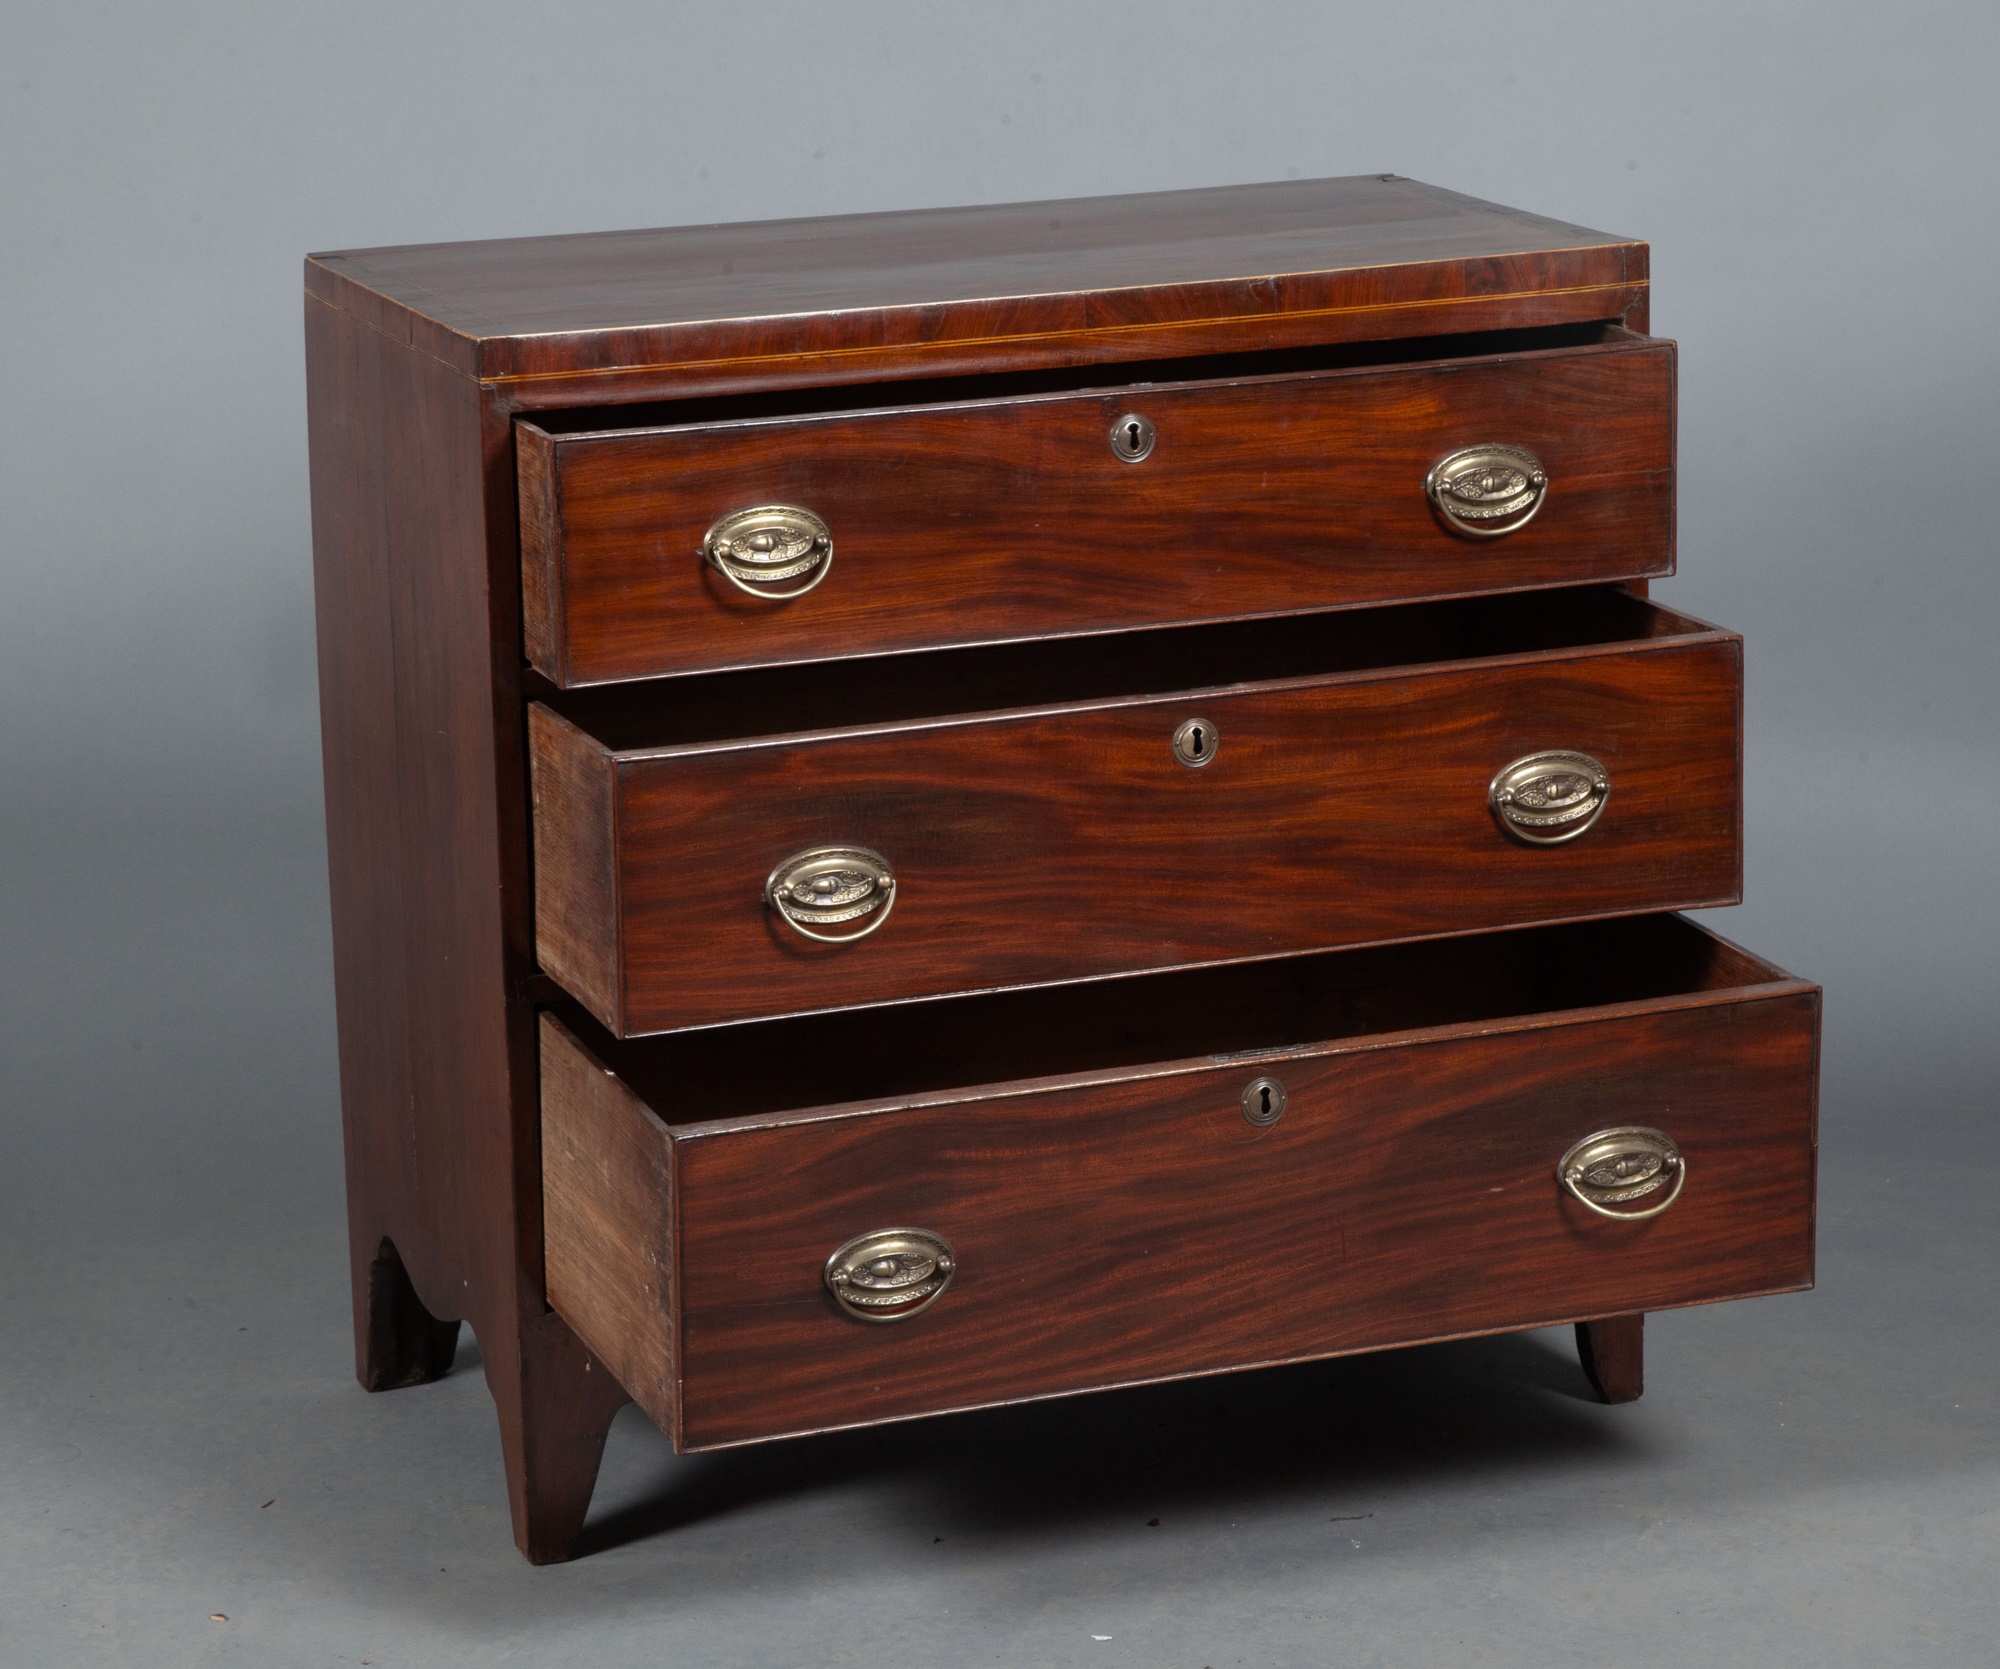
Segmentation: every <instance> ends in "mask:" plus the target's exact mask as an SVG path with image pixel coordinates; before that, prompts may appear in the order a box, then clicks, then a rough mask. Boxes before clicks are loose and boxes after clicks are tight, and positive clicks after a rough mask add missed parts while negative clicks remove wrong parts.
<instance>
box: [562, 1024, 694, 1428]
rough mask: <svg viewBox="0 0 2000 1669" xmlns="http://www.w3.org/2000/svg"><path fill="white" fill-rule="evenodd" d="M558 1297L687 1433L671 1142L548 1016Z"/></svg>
mask: <svg viewBox="0 0 2000 1669" xmlns="http://www.w3.org/2000/svg"><path fill="white" fill-rule="evenodd" d="M541 1057H542V1223H543V1233H544V1235H545V1237H546V1248H545V1251H546V1260H547V1268H548V1299H549V1307H550V1308H551V1309H553V1310H554V1311H555V1312H556V1313H557V1314H558V1315H560V1316H561V1317H562V1318H563V1320H564V1321H566V1322H568V1323H569V1325H570V1329H571V1331H572V1332H574V1333H575V1334H576V1336H577V1337H578V1338H579V1339H581V1340H582V1341H583V1342H584V1343H585V1344H586V1345H588V1346H589V1347H590V1349H591V1350H592V1351H593V1352H594V1353H595V1354H596V1356H597V1359H598V1360H599V1361H600V1362H602V1363H604V1364H605V1366H606V1367H608V1368H609V1369H610V1370H611V1372H612V1374H613V1375H614V1376H615V1377H616V1378H617V1380H618V1382H619V1384H621V1385H622V1386H624V1387H625V1389H626V1391H627V1392H628V1393H630V1395H631V1397H632V1400H633V1401H634V1402H636V1403H638V1404H639V1406H640V1407H641V1408H643V1409H645V1411H646V1412H647V1413H648V1414H650V1415H651V1416H652V1417H653V1420H654V1421H655V1423H656V1424H658V1426H659V1427H660V1429H661V1430H662V1431H664V1432H666V1433H667V1434H668V1435H669V1436H670V1437H674V1438H675V1439H676V1441H678V1427H679V1410H678V1407H677V1403H676V1399H675V1370H674V1329H673V1313H674V1304H673V1284H674V1283H673V1263H674V1260H673V1233H672V1218H671V1211H672V1201H673V1151H672V1143H671V1142H670V1141H669V1140H668V1137H667V1131H666V1127H665V1126H664V1125H663V1124H661V1123H660V1121H659V1120H658V1119H657V1118H655V1117H654V1116H653V1114H652V1113H651V1112H650V1111H648V1109H647V1107H646V1104H645V1103H644V1102H643V1101H641V1100H640V1099H639V1098H638V1097H637V1096H636V1095H634V1094H633V1093H632V1092H631V1091H630V1090H629V1089H627V1088H626V1087H625V1085H624V1084H623V1083H622V1082H620V1081H619V1080H618V1079H617V1078H616V1077H614V1076H613V1075H612V1074H610V1073H608V1072H606V1071H605V1070H604V1068H603V1067H601V1066H599V1065H598V1063H597V1062H596V1061H595V1060H593V1059H592V1058H591V1057H590V1055H589V1054H588V1053H586V1052H585V1050H584V1049H583V1047H582V1046H581V1045H580V1044H579V1043H578V1042H577V1041H576V1039H575V1038H573V1037H572V1036H571V1035H570V1034H569V1032H568V1031H567V1030H566V1029H565V1028H564V1027H563V1026H562V1024H561V1023H560V1022H559V1021H556V1020H554V1019H552V1018H551V1017H550V1016H548V1015H546V1014H545V1015H543V1016H542V1019H541Z"/></svg>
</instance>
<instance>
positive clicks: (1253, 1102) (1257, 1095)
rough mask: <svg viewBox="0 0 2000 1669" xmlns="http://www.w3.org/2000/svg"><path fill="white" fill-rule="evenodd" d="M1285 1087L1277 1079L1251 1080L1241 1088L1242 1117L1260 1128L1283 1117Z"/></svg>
mask: <svg viewBox="0 0 2000 1669" xmlns="http://www.w3.org/2000/svg"><path fill="white" fill-rule="evenodd" d="M1285 1099H1286V1098H1285V1085H1284V1081H1283V1080H1282V1079H1278V1078H1252V1079H1251V1080H1250V1082H1249V1083H1247V1084H1245V1085H1244V1086H1243V1102H1242V1106H1243V1116H1244V1117H1245V1118H1246V1119H1248V1120H1249V1121H1250V1122H1251V1123H1252V1124H1255V1125H1258V1126H1259V1127H1262V1126H1264V1125H1269V1124H1276V1123H1277V1122H1278V1120H1279V1119H1281V1118H1283V1117H1284V1116H1285Z"/></svg>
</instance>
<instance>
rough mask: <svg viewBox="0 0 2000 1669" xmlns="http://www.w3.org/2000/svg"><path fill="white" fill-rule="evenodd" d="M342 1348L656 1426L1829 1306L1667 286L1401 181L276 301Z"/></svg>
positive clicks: (511, 1465) (655, 249)
mask: <svg viewBox="0 0 2000 1669" xmlns="http://www.w3.org/2000/svg"><path fill="white" fill-rule="evenodd" d="M306 288H307V302H306V334H307V352H308V371H309V388H310V400H311V440H312V467H313V518H314V549H315V570H316V583H317V597H318V610H319V623H320V670H321V700H322V724H323V732H324V744H325V757H326V787H327V819H328V845H329V856H330V862H331V870H332V897H333V912H334V948H335V962H336V984H337V993H338V1002H339V1036H340V1060H341V1077H342V1100H343V1107H344V1120H345V1132H346V1158H347V1171H348V1199H349V1217H350V1230H351V1244H352V1254H353V1279H354V1312H355V1332H356V1353H357V1362H358V1367H359V1372H360V1376H361V1379H362V1381H363V1383H364V1384H366V1385H367V1386H369V1387H370V1388H371V1389H388V1388H392V1387H395V1386H400V1385H408V1384H414V1383H418V1382H421V1381H423V1380H426V1379H430V1378H434V1377H436V1376H437V1375H438V1374H440V1373H442V1372H444V1371H446V1370H447V1369H448V1368H449V1366H450V1362H451V1357H452V1352H453V1349H454V1347H455V1343H456V1339H457V1334H458V1328H459V1324H460V1322H461V1321H470V1322H471V1324H472V1326H473V1328H474V1330H475V1332H476V1333H477V1335H478V1338H479V1342H480V1349H481V1358H482V1362H483V1365H484V1369H485V1373H486V1377H487V1382H488V1384H489V1386H490V1387H491V1389H492V1392H493V1396H494V1400H495V1403H496V1406H497V1408H498V1411H499V1416H500V1426H501V1433H502V1438H503V1451H504V1455H505V1460H506V1469H507V1478H508V1485H509V1491H510V1497H511V1500H512V1504H513V1516H514V1527H515V1533H516V1537H517V1540H518V1541H519V1543H520V1545H521V1548H522V1550H523V1552H524V1553H526V1554H527V1555H528V1557H529V1558H531V1559H534V1560H536V1561H538V1562H542V1561H548V1560H554V1559H561V1558H565V1557H567V1556H568V1554H569V1552H570V1550H571V1548H572V1546H573V1544H574V1542H575V1539H576V1536H577V1533H578V1531H579V1529H580V1527H581V1525H582V1522H583V1518H584V1514H585V1512H586V1509H587V1507H588V1504H589V1499H590V1492H591V1488H592V1485H593V1482H594V1480H595V1474H596V1470H597V1464H598V1459H599V1456H600V1454H601V1452H602V1446H603V1442H604V1436H605V1431H606V1428H607V1426H608V1424H609V1421H610V1419H611V1416H612V1415H613V1414H614V1413H615V1412H616V1410H617V1409H618V1408H619V1407H620V1406H622V1405H623V1403H624V1402H626V1401H627V1400H632V1401H636V1402H638V1403H639V1404H640V1405H641V1406H642V1407H643V1408H644V1409H645V1410H646V1411H647V1413H648V1414H650V1415H651V1416H652V1417H653V1419H654V1420H655V1421H656V1422H657V1423H658V1424H659V1425H660V1427H661V1429H662V1430H663V1431H664V1432H666V1433H667V1434H668V1435H669V1436H670V1437H671V1438H672V1439H673V1441H674V1442H675V1444H676V1445H677V1446H679V1447H681V1448H683V1449H702V1448H713V1447H719V1446H723V1445H728V1444H735V1443H743V1442H750V1441H757V1440H762V1439H768V1438H775V1437H781V1436H787V1435H796V1434H803V1433H808V1432H815V1431H824V1430H828V1429H833V1428H837V1427H841V1426H850V1425H856V1424H865V1423H869V1422H874V1421H882V1420H892V1419H903V1418H909V1417H912V1416H916V1415H923V1414H933V1413H941V1412H946V1411H949V1410H953V1409H963V1408H970V1407H976V1406H980V1405H984V1404H990V1403H994V1402H1002V1401H1011V1400H1015V1399H1020V1398H1027V1397H1038V1396H1050V1395H1058V1394H1065V1393H1071V1392H1078V1391H1084V1390H1091V1389H1100V1388H1107V1387H1111V1386H1117V1385H1126V1384H1132V1383H1137V1382H1142V1381H1146V1380H1154V1379H1161V1378H1168V1377H1173V1376H1177V1375H1187V1374H1198V1373H1213V1372H1219V1371H1224V1370H1230V1369H1239V1368H1247V1367H1252V1366H1256V1365H1259V1364H1264V1363H1273V1362H1281V1361H1288V1360H1296V1359H1300V1358H1306V1357H1313V1356H1324V1355H1331V1354H1337V1353H1341V1352H1348V1351H1358V1350H1369V1349H1378V1348H1383V1347H1387V1346H1393V1345H1398V1344H1409V1343H1416V1342H1420V1341H1424V1340H1430V1339H1438V1338H1446V1337H1451V1336H1456V1335H1464V1334H1470V1333H1478V1332H1491V1331H1500V1330H1506V1329H1517V1328H1527V1327H1540V1326H1548V1325H1553V1324H1557V1323H1570V1322H1574V1323H1576V1324H1577V1325H1578V1337H1579V1343H1580V1348H1581V1353H1582V1356H1583V1361H1584V1365H1585V1369H1586V1371H1587V1372H1588V1373H1589V1374H1590V1376H1591V1377H1592V1379H1593V1382H1594V1383H1595V1384H1596V1385H1597V1387H1598V1389H1599V1390H1600V1392H1601V1393H1602V1394H1604V1395H1605V1396H1606V1397H1608V1398H1610V1399H1611V1400H1625V1399H1627V1398H1629V1397H1632V1396H1636V1395H1637V1394H1638V1391H1639V1386H1640V1341H1641V1337H1642V1333H1641V1327H1642V1323H1643V1317H1644V1314H1645V1312H1646V1311H1648V1310H1651V1309H1659V1308H1663V1307H1668V1306H1673V1305H1683V1304H1694V1303H1705V1302H1709V1301H1712V1300H1716V1299H1721V1298H1729V1297H1740V1296H1747V1295H1750V1294H1755V1293H1764V1292H1773V1291H1782V1290H1788V1289H1795V1288H1798V1287H1802V1286H1806V1285H1809V1284H1810V1282H1811V1278H1812V1245H1813V1186H1814V1152H1815V1108H1814V1096H1815V1074H1816V1063H1817V1050H1818V1012H1819V1010H1818V1000H1819V999H1818V992H1817V990H1816V989H1815V988H1814V987H1813V986H1811V985H1809V984H1807V983H1805V982H1803V981H1800V980H1796V979H1793V978H1791V977H1790V976H1788V975H1786V974H1784V973H1782V972H1781V971H1779V970H1777V969H1775V968H1773V967H1771V966H1770V965H1768V964H1767V963H1764V962H1762V961H1760V960H1759V959H1757V958H1756V957H1754V956H1752V955H1751V954H1749V953H1748V952H1746V951H1743V950H1741V949H1739V948H1737V947H1735V946H1733V945H1730V944H1728V943H1726V942H1724V941H1722V940H1720V939H1717V938H1715V937H1714V936H1712V935H1711V934H1709V933H1708V932H1706V931H1705V930H1704V929H1702V928H1700V927H1697V926H1695V925H1694V924H1693V923H1690V922H1688V921H1686V920H1684V919H1682V918H1681V917H1679V916H1677V915H1674V914H1672V913H1671V912H1674V911H1677V910H1682V909H1687V908H1692V907H1697V906H1707V905H1714V904H1724V903H1730V902H1734V900H1735V899H1736V897H1737V895H1738V889H1739V885H1740V876H1741V868H1742V850H1741V842H1742V816H1741V765H1740V758H1741V733H1742V715H1741V701H1742V665H1741V644H1740V641H1739V640H1738V639H1737V638H1736V637H1735V636H1733V635H1732V634H1730V633H1728V632H1725V631H1721V630H1718V629H1716V628H1714V627H1711V626H1708V625H1705V624H1703V623H1701V622H1699V621H1694V620H1690V619H1688V618H1686V617H1684V616H1681V615H1678V614H1676V613H1674V612H1672V611H1671V610H1669V609H1666V608H1663V607H1661V606H1660V605H1658V604H1657V603H1655V602H1653V601H1651V600H1650V599H1649V598H1648V597H1647V595H1646V582H1647V580H1648V579H1649V578H1651V577H1654V576H1658V575H1662V574H1666V573H1669V572H1671V570H1672V566H1673V559H1674V423H1675V414H1674V350H1673V346H1672V344H1670V343H1666V342H1660V341H1656V340H1653V339H1652V338H1650V337H1649V336H1647V334H1646V299H1647V278H1646V249H1645V246H1644V245H1643V244H1638V243H1634V242H1631V241H1628V240H1623V239H1617V238H1611V237H1607V236H1604V235H1602V234H1598V233H1593V232H1587V231H1584V230H1583V229H1581V228H1578V227H1573V226H1567V225H1563V224H1561V223H1558V222H1554V221H1549V220H1545V219H1542V218H1539V217H1536V216H1532V215H1526V214H1521V213H1517V212H1515V211H1511V210H1506V209H1501V208H1497V207H1494V206H1492V205H1490V204H1484V203H1479V202H1475V201H1473V200H1471V199H1467V198H1464V197H1460V196H1457V195H1455V194H1452V193H1449V192H1443V191H1438V190H1436V189H1434V188H1431V187H1426V186H1422V185H1418V184H1416V183H1414V182H1411V181H1407V180H1401V179H1397V178H1393V177H1375V176H1370V177H1367V178H1362V179H1350V180H1327V181H1305V182H1290V183H1286V184H1282V185H1271V186H1255V187H1238V188H1229V189H1224V190H1213V191H1196V192H1182V193H1172V194H1166V195H1156V196H1145V197H1126V198H1111V199H1102V200H1096V201H1087V202H1064V203H1045V204H1028V205H1013V206H1007V207H998V208H980V209H964V210H955V211H948V212H925V213H917V214H891V215H872V216H859V217H851V218H845V219H834V220H821V221H801V222H783V223H768V224H760V225H747V226H733V227H710V228H694V229H681V230H673V231H663V232H640V233H620V234H606V235H602V236H590V237H581V238H576V237H570V238H546V239H528V240H517V241H510V242H499V243H487V244H459V245H435V246H424V247H417V248H407V249H390V250H364V251H352V252H347V253H343V254H329V255H320V256H315V257H312V258H311V259H310V260H309V261H308V263H307V276H306Z"/></svg>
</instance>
